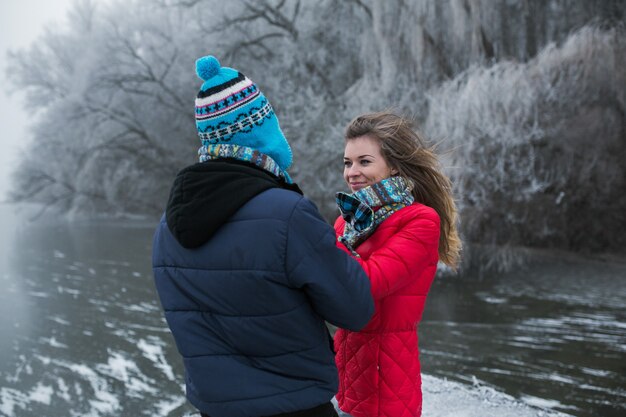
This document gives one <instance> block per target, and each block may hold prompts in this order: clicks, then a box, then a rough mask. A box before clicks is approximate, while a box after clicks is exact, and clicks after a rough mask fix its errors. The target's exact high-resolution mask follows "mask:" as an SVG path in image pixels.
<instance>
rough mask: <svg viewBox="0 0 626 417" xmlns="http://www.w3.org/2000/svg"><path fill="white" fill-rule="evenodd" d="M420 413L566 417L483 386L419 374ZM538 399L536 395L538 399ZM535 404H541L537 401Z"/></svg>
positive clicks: (458, 416) (452, 416) (469, 416)
mask: <svg viewBox="0 0 626 417" xmlns="http://www.w3.org/2000/svg"><path fill="white" fill-rule="evenodd" d="M422 391H423V401H424V405H423V407H424V408H423V410H422V415H423V417H486V416H497V417H565V416H568V415H569V414H563V413H560V412H557V411H552V410H546V409H541V408H535V407H531V406H530V405H528V404H526V403H524V402H521V401H519V400H516V399H515V398H513V397H511V396H510V395H507V394H504V393H502V392H499V391H496V390H495V389H493V388H490V387H486V386H481V385H478V386H470V385H465V384H461V383H458V382H452V381H448V380H445V379H441V378H436V377H433V376H429V375H422ZM537 400H539V399H537ZM537 405H540V404H539V403H537Z"/></svg>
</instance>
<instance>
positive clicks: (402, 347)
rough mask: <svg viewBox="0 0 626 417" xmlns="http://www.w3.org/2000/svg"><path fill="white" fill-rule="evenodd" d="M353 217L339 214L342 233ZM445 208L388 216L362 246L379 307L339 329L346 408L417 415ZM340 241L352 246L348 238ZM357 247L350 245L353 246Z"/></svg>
mask: <svg viewBox="0 0 626 417" xmlns="http://www.w3.org/2000/svg"><path fill="white" fill-rule="evenodd" d="M344 225H345V222H344V220H343V219H342V218H341V217H340V218H339V219H337V221H336V222H335V232H336V233H337V235H342V234H343V228H344ZM438 245H439V216H438V215H437V213H436V212H435V210H433V209H432V208H430V207H427V206H424V205H422V204H418V203H415V204H413V205H411V206H408V207H405V208H403V209H401V210H399V211H397V212H396V213H394V214H393V215H392V216H391V217H389V218H387V219H386V220H385V221H383V222H382V223H381V224H380V225H379V226H378V228H377V229H376V231H375V232H374V233H373V234H372V235H371V236H370V237H369V238H368V239H367V240H366V241H365V242H363V243H362V244H361V245H359V246H358V247H357V249H356V251H357V253H358V254H359V255H360V256H361V259H358V261H359V263H360V264H361V266H362V267H363V269H365V272H367V275H368V277H369V279H370V281H371V291H372V295H373V297H374V302H375V309H376V311H375V313H374V316H373V317H372V319H371V320H370V322H369V323H368V325H367V326H366V327H365V328H363V329H362V330H361V331H359V332H351V331H348V330H343V329H340V330H338V331H337V333H336V334H335V350H336V352H337V355H336V358H335V360H336V362H337V368H338V370H339V392H338V393H337V401H338V402H339V406H340V408H341V409H342V410H343V411H345V412H346V413H349V414H351V415H353V416H354V417H383V416H384V417H416V416H420V415H421V413H422V390H421V376H420V363H419V350H418V347H417V331H416V325H417V324H418V323H419V321H420V320H421V318H422V312H423V310H424V304H425V302H426V295H427V294H428V290H429V288H430V285H431V283H432V281H433V278H434V277H435V272H436V270H437V261H438V259H439V255H438ZM338 246H339V247H340V248H342V249H344V250H346V251H348V250H347V249H346V248H345V247H344V245H343V244H341V243H339V242H338ZM348 252H349V251H348Z"/></svg>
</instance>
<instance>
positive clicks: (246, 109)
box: [196, 56, 293, 171]
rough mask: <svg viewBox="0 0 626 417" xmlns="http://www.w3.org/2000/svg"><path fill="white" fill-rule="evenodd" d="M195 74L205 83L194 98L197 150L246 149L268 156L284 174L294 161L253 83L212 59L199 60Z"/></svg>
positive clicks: (276, 122)
mask: <svg viewBox="0 0 626 417" xmlns="http://www.w3.org/2000/svg"><path fill="white" fill-rule="evenodd" d="M196 73H197V74H198V77H200V78H201V79H202V80H203V81H204V83H203V84H202V87H201V88H200V91H199V93H198V96H197V98H196V127H197V129H198V135H199V136H200V139H201V141H202V147H201V148H200V151H202V150H203V149H206V148H208V147H209V146H211V145H217V144H230V145H240V146H245V147H248V148H252V149H255V150H257V151H259V152H261V153H263V154H266V155H268V156H269V157H271V158H272V159H273V160H274V161H276V163H277V164H278V165H279V166H280V168H281V169H283V170H285V171H286V170H287V169H288V168H289V167H290V166H291V162H292V159H293V157H292V152H291V148H290V147H289V143H287V139H286V138H285V136H284V135H283V132H282V131H281V130H280V126H279V124H278V118H277V117H276V114H275V113H274V110H273V109H272V106H271V105H270V103H269V101H267V99H266V98H265V96H264V95H263V93H261V91H260V90H259V89H258V87H257V86H256V84H254V83H253V82H252V81H251V80H250V79H249V78H248V77H246V76H245V75H243V74H242V73H240V72H239V71H237V70H235V69H232V68H228V67H222V66H220V63H219V61H218V60H217V59H216V58H215V57H213V56H205V57H202V58H200V59H198V60H197V61H196ZM199 153H203V152H199Z"/></svg>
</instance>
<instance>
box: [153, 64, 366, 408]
mask: <svg viewBox="0 0 626 417" xmlns="http://www.w3.org/2000/svg"><path fill="white" fill-rule="evenodd" d="M196 70H197V73H198V75H199V76H200V77H201V78H202V79H203V80H204V81H205V82H204V84H203V85H202V88H201V90H200V92H199V94H198V98H197V99H196V125H197V128H198V132H199V135H200V137H201V139H202V147H201V148H200V151H199V153H200V155H201V156H200V161H201V162H200V163H198V164H195V165H192V166H190V167H187V168H185V169H183V170H182V171H181V172H180V173H179V174H178V175H177V177H176V179H175V181H174V185H173V186H172V190H171V193H170V198H169V202H168V205H167V209H166V213H165V215H164V216H163V218H162V219H161V222H160V224H159V226H158V227H157V230H156V233H155V236H154V245H153V260H152V263H153V269H154V276H155V282H156V287H157V291H158V293H159V297H160V299H161V304H162V306H163V309H164V311H165V317H166V319H167V322H168V325H169V327H170V329H171V331H172V334H173V335H174V339H175V341H176V345H177V348H178V351H179V352H180V354H181V355H182V357H183V362H184V365H185V373H186V386H187V397H188V399H189V400H190V402H191V403H192V404H193V405H194V406H195V407H197V408H198V409H199V410H200V411H201V413H202V415H203V416H210V417H255V416H259V417H260V416H281V417H287V416H296V415H297V416H301V417H306V416H316V417H324V416H329V417H330V416H334V415H336V414H335V411H334V409H333V407H332V405H331V404H330V399H331V398H332V397H333V395H334V394H335V392H336V391H337V386H338V381H337V370H336V368H335V362H334V355H333V352H332V340H331V338H330V334H329V333H328V330H327V327H326V324H325V321H328V322H330V323H332V324H334V325H336V326H339V327H342V328H346V329H350V330H359V329H360V328H362V327H363V326H365V324H367V322H368V321H369V319H370V317H371V315H372V313H373V310H374V306H373V301H372V298H371V295H370V286H369V280H368V278H367V276H366V275H365V273H364V272H363V270H362V269H361V267H360V266H359V265H358V264H357V263H356V262H355V261H353V260H352V259H350V257H349V256H347V255H346V254H345V253H344V252H343V251H341V250H339V249H337V248H336V246H335V234H334V231H333V229H332V227H330V225H328V224H327V223H326V222H325V221H324V220H323V219H322V218H321V216H320V215H319V213H318V211H317V209H316V207H315V206H314V204H313V203H312V202H311V201H309V200H308V199H306V198H305V197H303V196H302V193H301V191H300V189H299V188H298V187H297V185H295V184H293V183H292V182H291V179H290V178H289V175H288V173H287V168H288V167H289V166H290V164H291V159H292V157H291V149H290V148H289V145H288V143H287V141H286V139H285V138H284V136H283V134H282V132H281V131H280V127H279V126H278V120H277V118H276V115H275V114H274V112H273V109H272V108H271V106H270V105H269V102H268V101H267V99H266V98H265V97H264V95H263V94H262V93H260V91H259V90H258V88H257V87H256V85H255V84H254V83H252V81H250V80H249V79H248V78H247V77H245V76H244V75H243V74H241V73H239V72H238V71H236V70H233V69H231V68H226V67H221V66H220V65H219V62H218V61H217V60H216V59H215V58H214V57H204V58H201V59H199V60H198V61H197V63H196Z"/></svg>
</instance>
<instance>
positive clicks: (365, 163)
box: [361, 159, 372, 165]
mask: <svg viewBox="0 0 626 417" xmlns="http://www.w3.org/2000/svg"><path fill="white" fill-rule="evenodd" d="M371 162H372V161H368V160H367V159H363V160H361V165H369V164H370V163H371Z"/></svg>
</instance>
